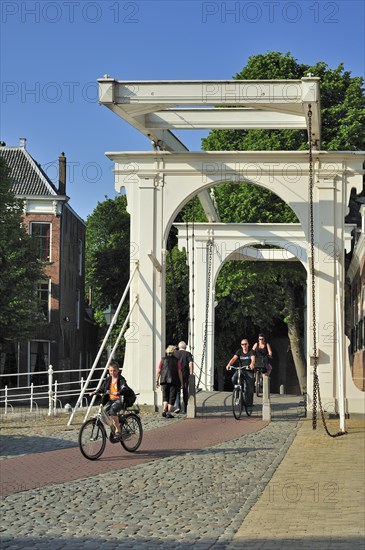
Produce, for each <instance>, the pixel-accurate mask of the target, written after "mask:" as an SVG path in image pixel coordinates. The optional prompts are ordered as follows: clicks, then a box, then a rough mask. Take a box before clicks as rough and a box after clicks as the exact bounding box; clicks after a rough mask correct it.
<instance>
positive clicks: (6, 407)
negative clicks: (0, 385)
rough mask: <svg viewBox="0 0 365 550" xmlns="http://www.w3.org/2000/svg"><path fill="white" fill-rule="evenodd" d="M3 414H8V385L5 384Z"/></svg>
mask: <svg viewBox="0 0 365 550" xmlns="http://www.w3.org/2000/svg"><path fill="white" fill-rule="evenodd" d="M5 414H8V386H5Z"/></svg>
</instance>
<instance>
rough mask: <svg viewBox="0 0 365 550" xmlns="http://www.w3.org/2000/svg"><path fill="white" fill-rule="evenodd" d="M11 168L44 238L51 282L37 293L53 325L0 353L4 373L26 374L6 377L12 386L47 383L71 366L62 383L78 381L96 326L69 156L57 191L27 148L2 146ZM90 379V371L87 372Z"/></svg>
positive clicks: (31, 226) (32, 228)
mask: <svg viewBox="0 0 365 550" xmlns="http://www.w3.org/2000/svg"><path fill="white" fill-rule="evenodd" d="M0 154H1V155H2V156H3V157H4V159H5V161H6V163H7V165H8V166H9V168H10V169H11V174H10V175H11V178H12V189H13V191H14V193H15V195H16V196H17V198H21V199H23V200H24V223H25V225H26V228H27V230H28V232H29V233H30V234H32V235H34V236H36V237H37V238H38V240H39V258H41V259H42V260H43V261H44V262H45V265H46V267H45V274H46V277H47V280H42V281H39V283H38V294H39V297H40V299H41V303H42V307H43V312H44V315H45V318H46V320H47V321H48V324H47V325H46V326H45V327H44V328H42V329H40V330H39V331H38V332H37V333H35V334H34V337H33V339H32V340H29V341H28V342H19V343H18V344H16V345H14V346H13V349H12V350H10V351H9V350H8V352H7V353H6V354H5V353H3V354H2V356H1V363H0V367H1V373H2V374H7V373H9V374H10V373H15V372H16V373H19V374H20V373H27V375H23V376H18V377H9V378H8V380H4V379H3V384H4V383H5V382H6V383H7V384H8V385H9V386H18V387H19V386H25V385H28V384H30V383H31V382H33V383H34V384H43V383H45V382H47V375H45V374H38V373H40V371H44V370H47V369H48V366H49V365H50V364H51V365H52V366H53V369H54V370H56V371H58V370H70V369H75V370H76V372H74V373H65V374H64V375H57V376H56V378H57V380H58V381H59V382H66V381H69V380H75V379H78V378H79V377H80V370H81V369H88V368H89V367H90V366H91V365H92V361H93V359H94V357H95V355H96V344H97V326H96V324H95V322H94V320H93V317H92V312H91V310H90V308H88V307H87V304H86V303H85V299H84V295H85V293H84V280H85V267H84V266H85V229H86V227H85V222H84V221H83V220H82V219H81V218H80V217H79V216H78V215H77V214H76V212H74V210H73V209H72V208H71V207H70V206H69V204H68V200H69V197H68V196H67V195H66V157H65V155H64V153H62V154H61V155H60V157H59V186H58V189H57V188H56V187H55V185H54V184H53V183H52V181H51V180H50V179H49V178H48V176H47V175H46V174H45V172H44V171H43V170H42V168H41V167H40V165H39V164H38V163H37V162H36V161H35V160H34V159H33V158H32V157H31V155H30V154H29V153H28V151H27V149H26V140H25V139H24V138H21V140H20V144H19V147H7V146H6V145H4V144H2V145H1V146H0ZM83 375H84V377H85V373H84V374H83Z"/></svg>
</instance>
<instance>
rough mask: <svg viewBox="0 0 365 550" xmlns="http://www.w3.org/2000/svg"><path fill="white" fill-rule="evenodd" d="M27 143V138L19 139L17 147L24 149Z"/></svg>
mask: <svg viewBox="0 0 365 550" xmlns="http://www.w3.org/2000/svg"><path fill="white" fill-rule="evenodd" d="M26 143H27V138H19V147H21V148H22V149H26V147H25V145H26Z"/></svg>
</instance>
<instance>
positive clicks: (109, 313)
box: [103, 304, 115, 326]
mask: <svg viewBox="0 0 365 550" xmlns="http://www.w3.org/2000/svg"><path fill="white" fill-rule="evenodd" d="M114 314H115V309H114V308H113V306H112V305H111V304H109V305H108V307H107V309H105V310H104V311H103V315H104V319H105V323H106V325H107V326H109V325H111V324H112V320H113V317H114Z"/></svg>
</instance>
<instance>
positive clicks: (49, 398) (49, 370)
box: [48, 365, 53, 416]
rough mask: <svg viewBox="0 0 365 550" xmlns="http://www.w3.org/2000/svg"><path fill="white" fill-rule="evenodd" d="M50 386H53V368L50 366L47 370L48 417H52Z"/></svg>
mask: <svg viewBox="0 0 365 550" xmlns="http://www.w3.org/2000/svg"><path fill="white" fill-rule="evenodd" d="M52 385H53V368H52V365H50V366H49V369H48V416H51V415H52V407H53V399H52V398H53V392H52Z"/></svg>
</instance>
